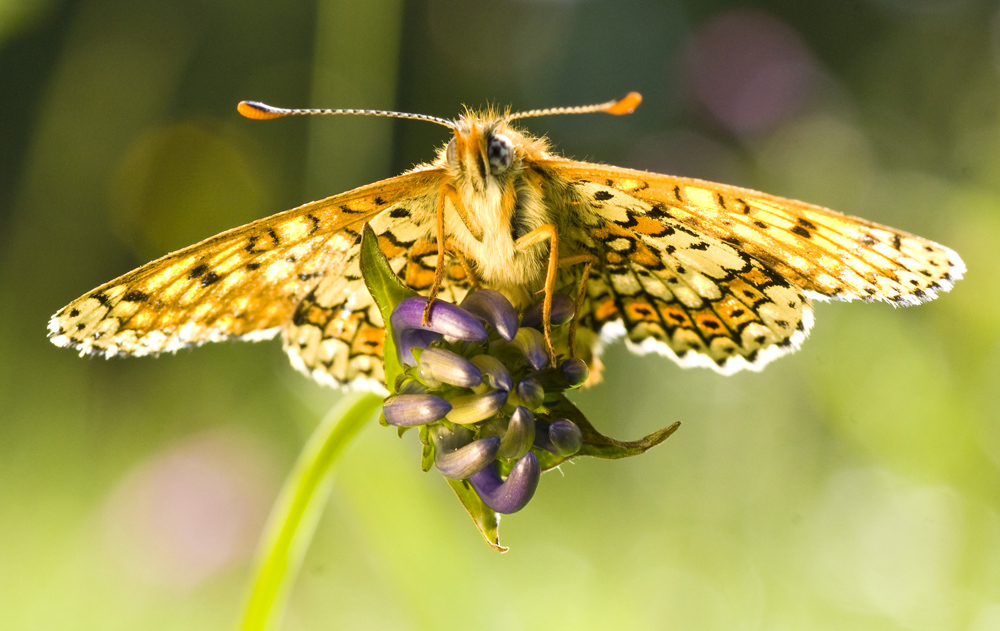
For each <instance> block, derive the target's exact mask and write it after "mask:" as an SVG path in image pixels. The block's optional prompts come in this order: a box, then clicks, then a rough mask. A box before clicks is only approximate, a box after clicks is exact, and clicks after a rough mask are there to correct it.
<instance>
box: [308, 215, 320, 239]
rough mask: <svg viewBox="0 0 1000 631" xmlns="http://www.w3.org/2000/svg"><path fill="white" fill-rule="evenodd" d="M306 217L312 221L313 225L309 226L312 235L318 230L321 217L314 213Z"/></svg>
mask: <svg viewBox="0 0 1000 631" xmlns="http://www.w3.org/2000/svg"><path fill="white" fill-rule="evenodd" d="M306 219H308V220H309V221H311V222H312V226H310V227H309V236H310V237H311V236H312V235H313V234H315V232H316V231H317V230H319V217H317V216H316V215H314V214H312V213H308V214H307V215H306Z"/></svg>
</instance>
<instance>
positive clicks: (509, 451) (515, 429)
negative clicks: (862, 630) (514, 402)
mask: <svg viewBox="0 0 1000 631" xmlns="http://www.w3.org/2000/svg"><path fill="white" fill-rule="evenodd" d="M534 441H535V417H534V416H533V415H532V414H531V412H530V411H528V408H526V407H524V406H523V405H519V406H517V408H516V409H515V410H514V413H513V414H512V415H511V417H510V424H508V425H507V431H506V432H504V435H503V439H502V440H501V441H500V455H501V456H503V457H504V458H507V459H508V460H515V459H517V458H520V457H521V456H523V455H524V454H526V453H528V450H529V449H531V445H532V443H534Z"/></svg>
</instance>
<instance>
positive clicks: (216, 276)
mask: <svg viewBox="0 0 1000 631" xmlns="http://www.w3.org/2000/svg"><path fill="white" fill-rule="evenodd" d="M439 177H440V174H439V173H438V172H437V170H435V169H430V168H425V169H421V170H415V171H412V172H410V173H406V174H404V175H401V176H398V177H396V178H392V179H389V180H385V181H382V182H378V183H376V184H372V185H369V186H366V187H363V188H360V189H355V190H353V191H350V192H347V193H344V194H342V195H337V196H334V197H330V198H327V199H325V200H321V201H318V202H313V203H311V204H306V205H304V206H300V207H298V208H294V209H292V210H289V211H286V212H283V213H279V214H277V215H273V216H271V217H267V218H265V219H261V220H259V221H256V222H253V223H250V224H247V225H246V226H242V227H240V228H236V229H234V230H230V231H228V232H224V233H222V234H220V235H217V236H215V237H212V238H210V239H208V240H206V241H203V242H201V243H198V244H196V245H193V246H190V247H188V248H185V249H183V250H180V251H178V252H174V253H173V254H169V255H167V256H165V257H163V258H161V259H158V260H156V261H153V262H152V263H149V264H147V265H145V266H143V267H140V268H139V269H137V270H135V271H132V272H130V273H128V274H125V275H124V276H122V277H120V278H118V279H116V280H113V281H111V282H109V283H107V284H105V285H103V286H101V287H99V288H97V289H96V290H94V291H92V292H90V293H88V294H86V295H85V296H82V297H80V298H79V299H77V300H75V301H74V302H72V303H70V304H69V305H68V306H66V307H65V308H63V309H62V310H60V311H59V312H58V313H57V314H56V315H55V316H53V318H52V320H51V321H50V323H49V329H50V332H51V335H52V341H53V342H54V343H55V344H57V345H60V346H69V347H73V348H77V349H79V350H80V352H81V353H94V354H104V355H107V356H111V355H146V354H155V353H160V352H163V351H173V350H177V349H179V348H182V347H185V346H190V345H193V344H200V343H203V342H208V341H217V340H222V339H228V338H234V337H245V338H246V337H248V338H251V339H260V338H264V337H270V336H273V335H274V334H275V333H276V332H277V331H278V330H279V329H280V328H281V327H284V326H286V325H288V324H289V322H290V321H291V319H292V317H293V314H294V313H295V310H296V308H297V307H298V306H299V304H300V303H301V302H302V300H303V299H304V298H305V297H306V296H307V295H308V294H309V293H310V292H311V291H312V289H313V288H314V287H316V286H317V285H318V284H319V283H320V282H321V281H322V279H323V278H324V277H327V276H334V277H336V276H339V275H340V274H341V272H342V270H343V269H344V267H345V266H346V265H347V264H348V263H349V261H350V260H351V259H352V257H356V253H357V249H358V247H359V237H358V235H359V234H360V229H361V226H362V225H363V223H364V222H365V221H366V220H370V219H372V218H373V217H379V216H380V215H385V216H389V215H391V214H392V212H393V211H394V210H397V209H398V208H400V207H402V206H405V205H406V202H407V201H410V200H413V199H418V200H421V201H422V200H424V198H426V197H427V195H428V191H434V190H436V188H435V185H436V183H437V182H438V180H439ZM417 207H418V208H423V206H417ZM430 212H431V213H433V207H431V209H430Z"/></svg>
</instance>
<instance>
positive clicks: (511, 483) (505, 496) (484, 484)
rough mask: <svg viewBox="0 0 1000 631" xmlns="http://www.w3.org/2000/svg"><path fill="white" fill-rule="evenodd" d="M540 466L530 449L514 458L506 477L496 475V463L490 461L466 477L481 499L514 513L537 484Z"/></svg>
mask: <svg viewBox="0 0 1000 631" xmlns="http://www.w3.org/2000/svg"><path fill="white" fill-rule="evenodd" d="M541 472H542V471H541V466H540V465H539V464H538V458H537V457H536V456H535V454H534V453H532V452H530V451H529V452H528V453H526V454H524V456H522V457H521V459H520V460H518V461H517V464H515V465H514V468H513V469H511V470H510V475H508V476H507V479H506V480H501V479H500V474H499V473H497V470H496V466H495V465H490V466H488V467H485V468H483V469H482V470H481V471H479V472H478V473H476V474H475V475H473V476H472V477H470V478H469V483H470V484H472V488H474V489H475V490H476V493H478V494H479V497H480V499H482V500H483V503H484V504H486V505H487V506H489V507H490V508H492V509H493V510H495V511H496V512H498V513H503V514H509V513H516V512H517V511H519V510H521V509H522V508H524V507H525V505H526V504H527V503H528V501H529V500H531V496H533V495H534V494H535V489H536V488H538V478H539V477H540V476H541Z"/></svg>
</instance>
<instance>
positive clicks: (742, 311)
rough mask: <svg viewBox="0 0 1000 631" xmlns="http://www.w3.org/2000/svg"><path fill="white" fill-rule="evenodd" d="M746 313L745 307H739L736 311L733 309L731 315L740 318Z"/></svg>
mask: <svg viewBox="0 0 1000 631" xmlns="http://www.w3.org/2000/svg"><path fill="white" fill-rule="evenodd" d="M744 313H746V311H744V310H743V309H737V310H736V311H733V312H732V313H731V314H730V315H731V316H732V317H734V318H738V317H740V316H742V315H743V314H744Z"/></svg>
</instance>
